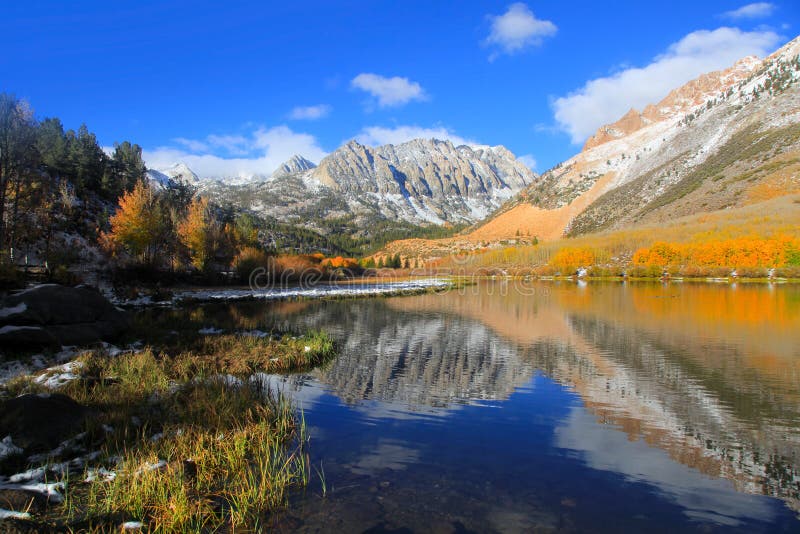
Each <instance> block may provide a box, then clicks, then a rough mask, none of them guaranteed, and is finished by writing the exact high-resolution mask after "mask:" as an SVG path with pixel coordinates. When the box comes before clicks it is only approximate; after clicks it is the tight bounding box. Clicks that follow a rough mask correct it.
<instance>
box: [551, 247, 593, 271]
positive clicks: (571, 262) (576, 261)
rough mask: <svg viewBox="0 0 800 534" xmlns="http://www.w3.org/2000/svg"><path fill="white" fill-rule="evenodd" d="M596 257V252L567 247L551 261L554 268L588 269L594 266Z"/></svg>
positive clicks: (588, 249)
mask: <svg viewBox="0 0 800 534" xmlns="http://www.w3.org/2000/svg"><path fill="white" fill-rule="evenodd" d="M595 260H596V255H595V252H594V250H592V249H590V248H583V247H565V248H562V249H561V250H559V251H558V252H556V253H555V255H554V256H553V257H552V258H551V259H550V262H549V264H550V265H551V266H552V267H562V268H565V267H581V266H583V267H588V266H590V265H594V263H595Z"/></svg>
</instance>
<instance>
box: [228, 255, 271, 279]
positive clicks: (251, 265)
mask: <svg viewBox="0 0 800 534" xmlns="http://www.w3.org/2000/svg"><path fill="white" fill-rule="evenodd" d="M268 266H269V256H268V255H267V253H266V252H264V251H263V250H261V249H259V248H255V247H244V248H242V250H241V251H239V253H238V254H237V255H236V257H235V258H234V259H233V270H234V271H236V276H238V278H239V280H242V281H246V280H248V279H249V278H250V274H251V273H252V272H253V271H254V270H256V269H258V268H259V267H263V268H265V269H266V268H267V267H268Z"/></svg>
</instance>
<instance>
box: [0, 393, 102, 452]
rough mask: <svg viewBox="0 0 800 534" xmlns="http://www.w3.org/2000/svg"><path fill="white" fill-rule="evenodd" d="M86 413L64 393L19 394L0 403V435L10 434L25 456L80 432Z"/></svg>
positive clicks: (49, 449)
mask: <svg viewBox="0 0 800 534" xmlns="http://www.w3.org/2000/svg"><path fill="white" fill-rule="evenodd" d="M88 416H89V410H88V409H87V408H86V407H85V406H83V405H81V404H78V403H77V402H75V401H74V400H72V399H71V398H70V397H67V396H66V395H61V394H59V393H54V394H48V395H42V394H39V395H37V394H27V395H20V396H19V397H14V398H13V399H8V400H6V401H3V402H2V403H0V436H11V438H12V440H13V443H14V445H15V446H16V447H20V448H22V449H23V451H24V452H25V454H26V455H29V454H31V453H36V452H49V451H51V450H53V449H55V448H56V447H58V445H59V444H61V443H62V442H63V441H65V440H66V439H68V438H71V437H73V436H75V435H76V434H78V433H80V432H81V431H82V430H83V425H84V423H85V421H86V418H87V417H88Z"/></svg>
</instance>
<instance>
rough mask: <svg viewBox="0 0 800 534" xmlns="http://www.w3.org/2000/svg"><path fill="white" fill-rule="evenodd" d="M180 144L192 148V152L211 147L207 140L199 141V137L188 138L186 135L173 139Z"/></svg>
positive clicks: (202, 150) (188, 148) (203, 150)
mask: <svg viewBox="0 0 800 534" xmlns="http://www.w3.org/2000/svg"><path fill="white" fill-rule="evenodd" d="M173 141H175V142H176V143H178V144H179V145H181V146H183V147H186V149H187V150H191V151H192V152H205V151H207V150H209V149H210V147H209V146H208V143H206V142H205V141H199V140H197V139H187V138H185V137H177V138H175V139H173Z"/></svg>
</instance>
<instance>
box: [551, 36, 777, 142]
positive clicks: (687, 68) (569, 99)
mask: <svg viewBox="0 0 800 534" xmlns="http://www.w3.org/2000/svg"><path fill="white" fill-rule="evenodd" d="M779 42H780V37H779V36H778V35H777V34H775V33H774V32H772V31H753V32H744V31H742V30H739V29H738V28H725V27H723V28H718V29H716V30H713V31H709V30H700V31H696V32H693V33H690V34H688V35H686V36H685V37H684V38H683V39H681V40H680V41H678V42H677V43H673V44H672V45H670V46H669V48H668V49H667V51H666V52H665V53H663V54H661V55H659V56H657V57H655V58H654V59H653V61H652V62H651V63H650V64H649V65H646V66H644V67H633V68H628V69H625V70H622V71H620V72H618V73H616V74H613V75H611V76H607V77H604V78H596V79H594V80H590V81H588V82H586V84H584V86H583V87H581V88H580V89H578V90H576V91H574V92H572V93H570V94H568V95H567V96H562V97H560V98H557V99H556V100H555V101H554V102H553V110H554V114H555V119H556V123H557V124H558V126H559V127H560V128H561V129H562V130H563V131H566V132H567V133H569V135H570V137H571V139H572V142H573V143H576V144H578V143H581V142H583V141H584V140H586V138H587V137H589V136H590V135H591V134H593V133H594V132H595V131H596V130H597V129H598V128H599V127H600V126H602V125H604V124H608V123H611V122H614V121H616V120H617V119H619V118H620V117H621V116H622V115H624V114H625V112H627V111H628V110H629V109H630V108H632V107H633V108H637V109H642V108H643V107H644V106H646V105H647V104H651V103H656V102H658V101H660V100H661V99H662V98H664V97H665V96H666V95H667V94H668V93H669V91H670V90H672V89H674V88H676V87H679V86H681V85H683V84H684V83H686V82H688V81H689V80H692V79H694V78H696V77H698V76H699V75H700V74H703V73H706V72H710V71H714V70H720V69H724V68H728V67H730V66H731V65H732V64H733V63H735V62H736V61H737V60H739V59H741V58H743V57H745V56H748V55H758V56H764V55H766V54H768V53H769V52H770V51H771V50H773V49H774V48H775V46H776V45H777V44H778V43H779Z"/></svg>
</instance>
